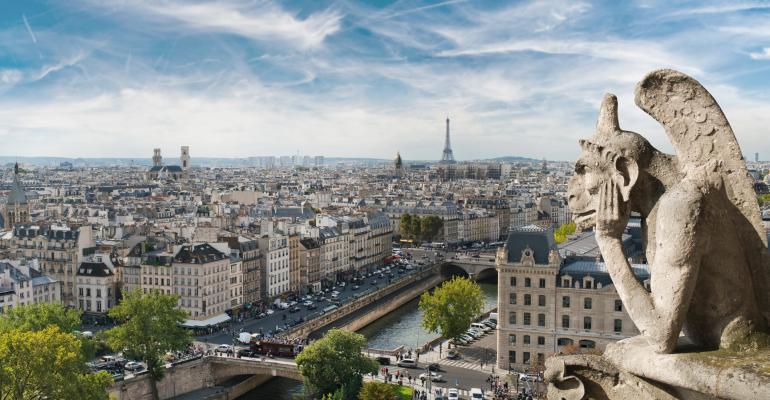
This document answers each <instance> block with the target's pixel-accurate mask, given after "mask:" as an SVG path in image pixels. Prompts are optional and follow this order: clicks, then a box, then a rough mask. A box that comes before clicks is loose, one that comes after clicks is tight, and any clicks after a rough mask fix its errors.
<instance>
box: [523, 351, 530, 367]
mask: <svg viewBox="0 0 770 400" xmlns="http://www.w3.org/2000/svg"><path fill="white" fill-rule="evenodd" d="M523 362H524V364H529V352H528V351H525V352H524V360H523Z"/></svg>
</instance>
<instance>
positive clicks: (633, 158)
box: [549, 70, 770, 399]
mask: <svg viewBox="0 0 770 400" xmlns="http://www.w3.org/2000/svg"><path fill="white" fill-rule="evenodd" d="M636 104H637V105H638V106H639V107H640V108H642V109H643V110H644V111H646V112H647V113H648V114H650V115H651V116H652V117H653V118H655V119H656V120H657V121H658V122H660V123H661V124H662V125H663V126H664V127H665V129H666V134H667V135H668V137H669V139H671V141H672V143H673V144H674V148H675V149H676V151H677V155H676V156H672V155H667V154H664V153H662V152H660V151H658V150H657V149H655V148H654V147H652V145H650V143H649V142H647V140H645V139H644V138H643V137H642V136H641V135H639V134H637V133H634V132H629V131H624V130H622V129H620V126H619V124H618V116H617V100H616V98H615V96H613V95H606V96H605V98H604V101H603V103H602V107H601V110H600V113H599V120H598V122H597V132H596V135H594V137H592V138H591V139H589V140H583V141H581V142H580V144H581V147H582V148H583V152H582V154H581V155H580V157H579V158H578V160H577V162H576V165H575V172H576V173H575V175H574V177H573V178H572V180H571V181H570V185H569V189H568V196H569V204H570V208H571V209H572V211H573V214H574V215H575V216H576V218H575V219H576V222H577V223H578V224H579V225H581V226H582V227H584V228H588V227H593V228H595V230H596V238H597V242H598V244H599V248H600V250H601V252H602V256H603V257H604V259H605V263H606V265H607V269H608V271H609V273H610V276H611V277H612V281H613V284H614V285H615V288H616V290H617V291H618V295H619V296H620V298H621V299H622V300H623V304H624V306H625V307H626V310H627V311H628V314H629V316H630V317H631V319H632V320H633V321H634V323H635V324H636V326H637V327H638V328H639V330H640V332H641V335H640V336H638V337H636V338H632V339H628V340H625V341H622V342H619V343H618V344H617V345H616V346H611V347H610V349H609V350H608V352H607V356H606V357H605V360H606V361H609V362H610V363H611V364H612V365H614V367H616V368H618V370H619V372H618V374H617V375H616V376H618V377H620V376H622V375H623V374H624V373H632V374H634V375H635V376H637V377H645V378H649V379H653V380H654V381H655V382H656V383H654V386H655V387H661V388H667V389H666V390H670V391H672V393H675V394H676V396H677V397H682V396H684V397H689V398H708V397H709V396H720V397H725V398H736V399H738V398H752V397H750V396H751V395H752V394H765V393H766V392H764V391H763V390H766V389H767V380H766V379H763V378H762V377H763V375H761V374H760V375H756V374H755V375H750V374H749V375H746V374H748V373H749V372H750V371H747V370H743V369H734V368H727V369H718V368H716V367H713V366H709V364H704V363H703V362H699V361H698V359H697V357H695V356H693V355H681V354H677V355H668V354H671V353H674V352H675V351H676V349H677V344H678V339H679V335H680V332H684V334H685V336H686V337H687V339H688V341H689V342H690V343H692V344H693V348H694V349H697V350H698V351H705V350H715V349H718V348H722V349H728V350H730V351H733V352H735V353H734V354H746V357H748V355H747V354H748V353H749V352H751V351H757V350H758V349H762V348H765V347H767V345H768V343H769V342H770V340H768V335H767V333H768V326H769V325H770V324H769V323H768V312H770V284H769V279H770V278H769V277H770V256H769V255H768V251H767V242H766V240H767V238H766V236H765V234H764V230H763V228H762V223H761V219H760V214H759V208H758V205H757V202H756V199H755V194H754V191H753V181H752V180H751V178H750V177H749V175H748V171H747V169H746V165H745V162H744V161H743V158H742V155H741V151H740V147H739V146H738V142H737V141H736V139H735V135H734V134H733V132H732V129H731V128H730V124H729V123H728V122H727V118H726V117H725V116H724V114H723V113H722V110H721V109H720V107H719V105H718V104H717V103H716V101H715V100H714V98H713V97H712V96H711V95H710V94H709V92H708V91H707V90H706V89H705V88H704V87H703V86H701V85H700V83H698V82H697V81H695V80H694V79H692V78H691V77H689V76H687V75H685V74H682V73H680V72H677V71H672V70H658V71H653V72H652V73H650V74H648V75H647V76H646V77H645V78H644V79H643V80H642V81H641V82H640V83H639V84H638V85H637V87H636ZM631 212H637V213H639V214H640V215H641V216H642V219H643V221H644V224H643V227H644V239H645V241H644V242H645V251H646V255H647V260H648V263H649V264H650V274H651V279H650V288H651V291H650V292H648V291H647V290H646V289H645V287H644V285H643V284H642V283H641V282H639V281H638V280H637V279H636V277H635V276H634V274H633V272H632V270H631V266H630V265H629V263H628V260H627V257H626V255H625V254H624V252H623V247H622V245H621V235H622V233H623V230H624V229H625V227H626V225H627V223H628V218H629V216H630V214H631ZM667 355H668V356H667ZM701 361H702V360H701ZM570 362H577V360H571V361H570ZM664 365H665V366H666V368H661V367H662V366H664ZM567 368H568V369H569V368H571V367H570V366H569V365H568V366H567ZM576 368H577V367H576ZM604 370H606V369H604ZM687 371H698V376H695V375H690V374H689V373H688V372H687ZM702 373H717V375H719V374H725V373H727V374H733V379H729V382H728V380H726V379H723V377H721V376H720V377H716V378H713V379H706V378H704V379H703V380H698V379H696V378H699V377H700V374H702ZM549 376H550V377H551V378H553V379H556V380H557V381H558V379H560V376H559V375H558V374H557V373H555V372H554V373H550V374H549ZM744 378H745V379H748V380H751V379H756V380H757V381H756V382H754V384H752V383H750V382H748V381H746V380H743V379H744ZM756 385H759V386H756ZM600 386H602V385H600ZM602 387H604V386H602ZM605 392H606V393H612V392H611V391H610V392H608V391H606V390H605ZM586 396H589V397H590V396H591V395H590V393H587V394H586ZM616 396H620V397H614V396H610V397H609V398H631V397H625V395H621V394H620V392H616ZM704 396H705V397H704ZM746 396H749V397H746ZM653 397H654V396H653ZM760 397H761V396H760ZM633 398H639V397H633Z"/></svg>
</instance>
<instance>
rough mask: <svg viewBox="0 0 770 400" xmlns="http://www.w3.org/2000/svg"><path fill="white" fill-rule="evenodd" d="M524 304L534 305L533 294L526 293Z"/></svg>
mask: <svg viewBox="0 0 770 400" xmlns="http://www.w3.org/2000/svg"><path fill="white" fill-rule="evenodd" d="M524 305H525V306H531V305H532V296H531V295H528V294H525V295H524Z"/></svg>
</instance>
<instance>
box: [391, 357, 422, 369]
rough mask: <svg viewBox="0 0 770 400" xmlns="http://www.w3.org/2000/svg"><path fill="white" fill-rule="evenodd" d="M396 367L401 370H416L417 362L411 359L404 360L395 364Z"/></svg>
mask: <svg viewBox="0 0 770 400" xmlns="http://www.w3.org/2000/svg"><path fill="white" fill-rule="evenodd" d="M396 365H398V366H399V367H403V368H417V361H415V360H414V359H413V358H404V359H402V360H401V361H399V362H398V363H396Z"/></svg>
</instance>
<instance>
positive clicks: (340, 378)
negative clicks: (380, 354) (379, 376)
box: [296, 329, 378, 399]
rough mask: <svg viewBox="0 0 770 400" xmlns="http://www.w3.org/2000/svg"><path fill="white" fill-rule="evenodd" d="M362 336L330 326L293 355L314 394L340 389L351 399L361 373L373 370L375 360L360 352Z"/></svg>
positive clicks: (359, 382) (375, 369) (363, 341)
mask: <svg viewBox="0 0 770 400" xmlns="http://www.w3.org/2000/svg"><path fill="white" fill-rule="evenodd" d="M365 344H366V338H364V336H363V335H360V334H358V333H355V332H348V331H344V330H341V329H331V330H329V331H328V332H326V334H325V335H324V336H323V337H322V338H321V339H319V340H316V341H315V342H313V343H311V344H310V345H309V346H307V347H305V349H304V350H303V351H302V352H301V353H300V354H299V355H298V356H297V358H296V362H297V367H298V368H299V372H300V373H301V374H302V376H303V377H304V378H305V386H306V387H308V389H309V390H310V392H311V393H312V394H313V395H314V397H316V398H317V397H321V396H322V395H326V394H330V393H335V392H336V391H338V390H340V389H343V390H342V391H341V392H342V394H343V397H344V398H345V399H354V398H355V397H356V394H357V393H358V390H359V389H360V388H361V381H362V377H363V375H364V374H370V373H375V372H377V368H378V365H377V363H376V362H375V361H374V360H372V359H371V358H369V357H366V356H365V355H363V354H361V349H363V347H364V345H365Z"/></svg>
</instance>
